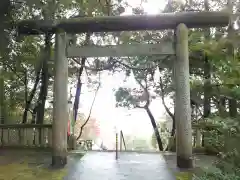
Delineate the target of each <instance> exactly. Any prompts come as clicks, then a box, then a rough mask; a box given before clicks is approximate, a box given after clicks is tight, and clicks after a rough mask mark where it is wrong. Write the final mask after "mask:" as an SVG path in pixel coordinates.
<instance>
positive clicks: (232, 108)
mask: <svg viewBox="0 0 240 180" xmlns="http://www.w3.org/2000/svg"><path fill="white" fill-rule="evenodd" d="M228 103H229V116H230V117H232V118H236V117H237V100H236V99H229V100H228Z"/></svg>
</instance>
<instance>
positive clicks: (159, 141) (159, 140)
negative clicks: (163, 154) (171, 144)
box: [144, 107, 163, 151]
mask: <svg viewBox="0 0 240 180" xmlns="http://www.w3.org/2000/svg"><path fill="white" fill-rule="evenodd" d="M144 109H145V110H146V111H147V114H148V116H149V118H150V120H151V123H152V127H153V130H154V134H155V136H156V140H157V143H158V148H159V151H163V144H162V139H161V136H160V133H159V130H158V127H157V124H156V121H155V118H154V116H153V114H152V112H151V111H150V109H149V107H145V108H144Z"/></svg>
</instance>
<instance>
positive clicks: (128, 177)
mask: <svg viewBox="0 0 240 180" xmlns="http://www.w3.org/2000/svg"><path fill="white" fill-rule="evenodd" d="M99 179H100V180H175V179H176V178H174V176H173V175H172V174H171V172H170V171H169V169H168V168H167V165H166V162H165V160H164V158H163V156H162V155H160V154H139V153H127V152H121V153H120V154H119V159H118V160H117V161H116V160H115V154H114V153H113V152H88V153H87V154H86V155H85V156H84V157H83V158H82V159H81V160H80V159H79V161H78V160H76V159H75V160H73V161H72V162H71V164H70V165H69V174H68V176H67V177H66V178H65V180H99Z"/></svg>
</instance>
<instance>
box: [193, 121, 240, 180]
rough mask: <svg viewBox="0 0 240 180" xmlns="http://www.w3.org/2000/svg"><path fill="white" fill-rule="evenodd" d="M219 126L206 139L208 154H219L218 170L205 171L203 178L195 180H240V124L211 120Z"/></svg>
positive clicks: (237, 122)
mask: <svg viewBox="0 0 240 180" xmlns="http://www.w3.org/2000/svg"><path fill="white" fill-rule="evenodd" d="M211 122H214V124H217V125H219V127H218V128H216V129H214V130H212V131H209V132H208V134H207V135H206V139H205V148H206V151H207V153H215V154H216V153H217V154H218V156H219V158H220V160H219V162H218V163H217V164H216V168H212V169H208V170H206V169H204V171H203V172H204V173H203V174H201V176H195V177H194V178H193V179H195V180H207V179H208V180H209V179H211V180H240V144H239V139H240V124H239V120H237V119H230V118H225V119H222V118H219V117H215V118H213V119H211Z"/></svg>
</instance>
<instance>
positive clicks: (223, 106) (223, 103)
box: [218, 97, 226, 117]
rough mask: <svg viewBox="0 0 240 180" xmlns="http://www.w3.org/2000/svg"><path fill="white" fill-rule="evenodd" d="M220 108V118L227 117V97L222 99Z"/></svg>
mask: <svg viewBox="0 0 240 180" xmlns="http://www.w3.org/2000/svg"><path fill="white" fill-rule="evenodd" d="M218 106H219V107H218V112H219V115H220V117H225V116H226V98H225V97H220V99H219V104H218Z"/></svg>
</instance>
